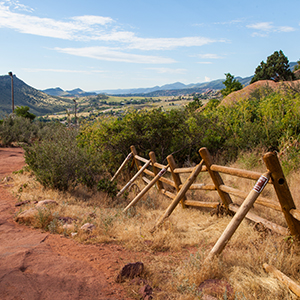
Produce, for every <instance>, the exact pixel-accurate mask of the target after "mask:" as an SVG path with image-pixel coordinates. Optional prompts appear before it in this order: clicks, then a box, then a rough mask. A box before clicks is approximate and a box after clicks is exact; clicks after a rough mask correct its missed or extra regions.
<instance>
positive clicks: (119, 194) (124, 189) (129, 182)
mask: <svg viewBox="0 0 300 300" xmlns="http://www.w3.org/2000/svg"><path fill="white" fill-rule="evenodd" d="M150 163H151V160H150V159H149V160H148V162H146V163H145V164H144V165H143V167H142V168H140V169H139V171H138V172H137V173H136V174H135V175H134V176H133V177H132V178H131V179H130V180H129V181H128V182H127V183H126V185H125V186H124V187H123V188H122V189H121V190H120V191H119V193H118V194H117V197H119V196H121V195H122V194H123V193H124V192H125V191H126V189H127V188H128V187H129V186H130V185H131V184H132V183H133V182H134V181H135V180H136V179H137V178H138V177H139V176H140V175H141V174H142V173H143V172H144V170H145V169H146V168H147V167H148V166H149V165H150Z"/></svg>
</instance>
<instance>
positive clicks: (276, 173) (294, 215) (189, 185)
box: [113, 146, 300, 256]
mask: <svg viewBox="0 0 300 300" xmlns="http://www.w3.org/2000/svg"><path fill="white" fill-rule="evenodd" d="M199 153H200V156H201V157H202V161H201V163H200V164H198V165H196V166H195V167H188V168H178V167H177V166H176V163H175V160H174V158H173V156H172V155H169V156H168V157H167V160H168V165H167V166H165V165H163V164H160V163H158V162H157V161H156V157H155V154H154V152H150V153H149V157H150V160H149V159H146V158H143V157H141V156H139V155H138V154H137V151H136V149H135V147H134V146H131V153H130V154H129V155H128V156H127V158H126V159H125V161H124V162H123V163H122V165H121V167H120V168H119V170H118V171H117V173H116V175H115V176H114V177H113V178H116V177H117V175H118V174H119V173H120V172H121V170H122V169H123V168H124V166H125V164H126V163H127V162H128V160H129V159H130V158H131V157H133V163H134V164H135V165H136V167H137V169H138V172H137V173H136V174H135V176H134V177H133V178H132V179H131V180H130V181H129V182H128V183H127V185H126V186H125V187H124V188H123V189H122V190H121V191H123V190H125V189H126V188H128V187H129V186H130V185H131V183H132V182H133V181H134V180H136V179H137V178H138V177H139V176H141V175H142V173H143V174H145V175H147V176H148V177H149V176H150V178H152V179H149V178H147V177H145V176H141V177H142V179H143V180H144V181H145V182H146V184H147V185H146V187H145V188H144V189H143V190H142V191H141V192H140V193H139V195H137V196H136V197H135V199H133V200H132V201H131V203H130V204H129V205H128V206H127V207H126V208H125V209H124V211H127V210H128V209H129V208H130V207H131V206H133V205H135V204H136V203H137V202H138V201H139V200H140V199H141V198H142V197H143V195H145V193H146V192H148V191H149V190H150V188H151V187H152V186H154V185H156V187H157V189H158V191H159V192H160V193H162V194H163V195H165V196H167V197H169V198H170V199H171V200H172V201H171V203H170V205H169V207H168V208H167V210H166V211H165V212H164V214H163V215H162V216H161V217H160V218H159V220H158V222H157V223H156V224H155V226H154V227H153V229H152V230H151V232H154V231H155V230H156V229H157V228H158V227H159V226H160V225H161V224H162V223H163V222H164V220H165V219H166V218H168V217H169V216H170V214H171V213H172V212H173V210H174V209H175V207H176V206H177V205H178V203H179V202H181V204H182V207H183V208H185V207H186V206H188V207H198V208H217V207H218V206H219V205H220V204H221V205H223V206H224V207H225V209H226V210H227V211H230V212H232V213H235V214H236V216H235V217H234V218H233V219H232V220H233V221H232V224H230V226H229V229H228V230H227V231H225V232H224V233H223V235H222V236H221V238H220V240H219V242H218V244H216V245H215V247H214V248H213V250H212V256H213V255H218V254H219V253H220V252H221V251H222V249H223V248H224V247H225V245H226V243H227V241H228V239H229V238H230V237H231V235H232V234H233V233H234V232H235V230H236V228H237V227H238V226H239V224H240V222H241V221H242V220H243V219H244V218H247V219H249V220H251V221H253V222H255V223H261V224H263V225H264V226H265V227H266V228H268V229H270V230H272V231H274V232H276V233H278V234H281V235H284V236H287V235H290V234H291V235H293V236H295V237H299V235H300V210H298V209H297V208H296V206H295V203H294V201H293V198H292V196H291V193H290V190H289V187H288V185H287V182H286V179H285V177H284V174H283V172H282V168H281V165H280V163H279V160H278V158H277V155H276V153H275V152H269V153H267V154H265V155H264V156H263V160H264V162H265V164H266V168H267V172H266V173H265V175H262V174H260V173H258V172H253V171H248V170H242V169H237V168H231V167H226V166H219V165H216V164H214V163H213V159H212V157H211V156H210V154H209V152H208V150H207V149H206V148H201V149H200V150H199ZM141 163H142V164H141ZM142 165H143V166H142ZM148 166H149V167H150V166H151V167H152V171H151V170H149V169H148V168H147V167H148ZM162 170H163V171H162ZM166 172H168V176H167V177H165V176H164V175H165V173H166ZM201 172H208V173H209V175H210V178H211V180H212V184H211V183H210V184H206V183H197V182H196V179H197V176H198V175H199V174H200V173H201ZM170 173H171V174H170ZM182 174H189V177H188V179H186V180H185V181H184V182H183V181H182V178H181V177H180V175H182ZM220 174H227V175H231V176H237V177H239V178H244V179H250V180H257V183H256V185H255V186H254V188H253V189H252V190H251V191H250V193H247V192H245V191H242V190H239V189H236V188H233V187H230V186H228V185H226V184H225V183H224V181H223V179H222V177H221V175H220ZM262 178H267V179H268V180H266V181H265V183H264V185H263V187H264V186H265V184H271V185H273V187H274V189H275V192H276V195H277V198H278V201H277V200H274V199H273V200H272V199H268V198H265V197H262V196H260V193H261V191H262V190H260V189H259V192H257V190H255V188H257V184H258V186H259V184H260V183H261V182H262ZM165 184H166V185H168V186H171V187H172V188H174V190H176V193H174V192H170V191H168V190H167V189H166V188H165V186H164V185H165ZM189 190H191V191H196V190H199V191H216V192H217V193H218V194H219V196H220V202H205V201H201V197H199V199H195V200H190V199H187V192H188V191H189ZM231 196H234V197H238V198H240V199H243V203H242V205H241V206H240V205H238V204H237V203H234V202H233V200H232V198H231ZM234 199H235V198H234ZM254 202H255V205H260V206H264V207H267V208H269V209H273V210H276V211H279V212H282V213H283V215H284V217H285V219H286V223H287V227H282V226H280V225H278V224H275V223H273V222H271V221H269V220H267V219H264V218H262V217H260V216H258V215H256V214H255V213H254V212H253V211H252V210H251V207H252V205H253V204H254Z"/></svg>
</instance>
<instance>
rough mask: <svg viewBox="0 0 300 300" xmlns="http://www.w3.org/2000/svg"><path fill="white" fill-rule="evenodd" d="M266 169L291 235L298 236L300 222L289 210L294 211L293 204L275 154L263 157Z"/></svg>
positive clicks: (299, 233) (270, 153)
mask: <svg viewBox="0 0 300 300" xmlns="http://www.w3.org/2000/svg"><path fill="white" fill-rule="evenodd" d="M263 160H264V162H265V164H266V167H267V168H268V170H269V171H270V172H271V176H272V181H273V185H274V189H275V191H276V194H277V197H278V200H279V202H280V205H281V208H282V212H283V214H284V216H285V219H286V222H287V224H288V227H289V229H290V232H291V234H292V235H297V236H299V235H300V221H298V220H297V219H295V218H294V217H293V216H292V215H291V213H290V210H291V209H295V208H296V206H295V203H294V200H293V197H292V195H291V192H290V189H289V186H288V184H287V182H286V179H285V177H284V174H283V171H282V168H281V165H280V162H279V160H278V157H277V155H276V153H275V152H268V153H266V154H265V155H264V156H263Z"/></svg>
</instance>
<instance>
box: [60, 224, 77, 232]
mask: <svg viewBox="0 0 300 300" xmlns="http://www.w3.org/2000/svg"><path fill="white" fill-rule="evenodd" d="M63 229H64V230H69V231H73V230H74V229H75V227H74V224H64V225H63Z"/></svg>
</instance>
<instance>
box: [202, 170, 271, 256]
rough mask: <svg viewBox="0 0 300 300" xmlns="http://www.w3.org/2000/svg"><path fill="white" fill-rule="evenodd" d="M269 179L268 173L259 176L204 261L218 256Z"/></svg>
mask: <svg viewBox="0 0 300 300" xmlns="http://www.w3.org/2000/svg"><path fill="white" fill-rule="evenodd" d="M269 179H270V172H267V173H265V174H263V175H261V176H260V178H259V179H258V181H257V183H256V184H255V186H254V188H253V189H252V190H251V191H250V193H249V194H248V196H247V198H246V199H245V200H244V202H243V204H242V205H241V206H240V208H239V209H238V211H237V212H236V214H235V215H234V217H233V218H232V219H231V221H230V222H229V224H228V225H227V227H226V229H225V230H224V232H223V233H222V235H221V236H220V238H219V239H218V241H217V242H216V244H215V245H214V247H213V248H212V250H211V251H210V253H209V255H208V257H207V258H206V260H205V261H209V260H211V259H212V258H213V257H214V256H215V255H219V254H220V253H221V252H222V250H223V249H224V247H225V246H226V244H227V243H228V241H229V240H230V238H231V237H232V236H233V234H234V233H235V231H236V230H237V228H238V227H239V225H240V224H241V222H242V221H243V220H244V218H245V216H246V214H247V213H248V211H249V210H250V209H251V207H252V206H253V204H254V202H255V200H256V199H257V198H258V196H259V195H260V193H261V192H262V191H263V189H264V187H265V186H266V184H267V183H268V181H269Z"/></svg>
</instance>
